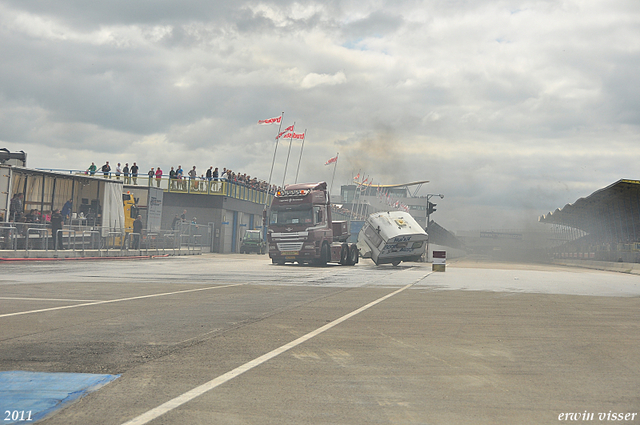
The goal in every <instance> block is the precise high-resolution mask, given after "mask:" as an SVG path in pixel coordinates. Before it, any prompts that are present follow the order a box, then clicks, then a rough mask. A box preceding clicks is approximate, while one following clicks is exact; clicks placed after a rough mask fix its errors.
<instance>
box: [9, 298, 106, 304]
mask: <svg viewBox="0 0 640 425" xmlns="http://www.w3.org/2000/svg"><path fill="white" fill-rule="evenodd" d="M0 300H17V301H66V302H78V303H88V302H94V301H100V300H70V299H66V298H30V297H0Z"/></svg>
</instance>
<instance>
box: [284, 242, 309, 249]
mask: <svg viewBox="0 0 640 425" xmlns="http://www.w3.org/2000/svg"><path fill="white" fill-rule="evenodd" d="M303 244H304V242H281V243H278V251H300V250H301V249H302V245H303Z"/></svg>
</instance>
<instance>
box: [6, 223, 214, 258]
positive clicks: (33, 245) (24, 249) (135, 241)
mask: <svg viewBox="0 0 640 425" xmlns="http://www.w3.org/2000/svg"><path fill="white" fill-rule="evenodd" d="M0 250H4V251H14V252H15V253H18V254H19V253H22V255H23V256H24V257H30V256H32V255H33V254H34V251H37V252H40V253H42V252H47V253H51V254H54V253H55V254H58V253H59V251H64V252H65V253H66V252H69V253H72V254H73V255H74V256H78V257H86V256H92V257H93V256H98V257H103V256H117V255H122V256H135V255H165V254H168V255H179V254H181V253H185V252H186V253H187V254H198V253H200V252H201V251H202V241H201V237H200V235H198V234H195V232H194V229H193V228H192V226H191V225H183V226H180V229H177V230H157V231H152V232H151V231H143V232H142V234H138V233H131V232H125V231H122V230H120V229H107V228H102V227H101V226H81V225H65V226H63V228H62V229H59V230H57V231H56V233H55V235H54V234H53V230H52V228H51V225H50V224H39V223H0Z"/></svg>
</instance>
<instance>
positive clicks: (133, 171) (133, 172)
mask: <svg viewBox="0 0 640 425" xmlns="http://www.w3.org/2000/svg"><path fill="white" fill-rule="evenodd" d="M138 169H139V168H138V165H137V164H136V163H135V162H134V163H133V165H132V166H131V178H133V184H135V185H137V184H138Z"/></svg>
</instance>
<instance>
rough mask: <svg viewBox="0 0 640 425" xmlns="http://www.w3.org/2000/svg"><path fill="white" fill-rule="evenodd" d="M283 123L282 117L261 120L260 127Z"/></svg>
mask: <svg viewBox="0 0 640 425" xmlns="http://www.w3.org/2000/svg"><path fill="white" fill-rule="evenodd" d="M280 121H282V115H281V116H279V117H276V118H269V119H266V120H259V121H258V125H271V124H280Z"/></svg>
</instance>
